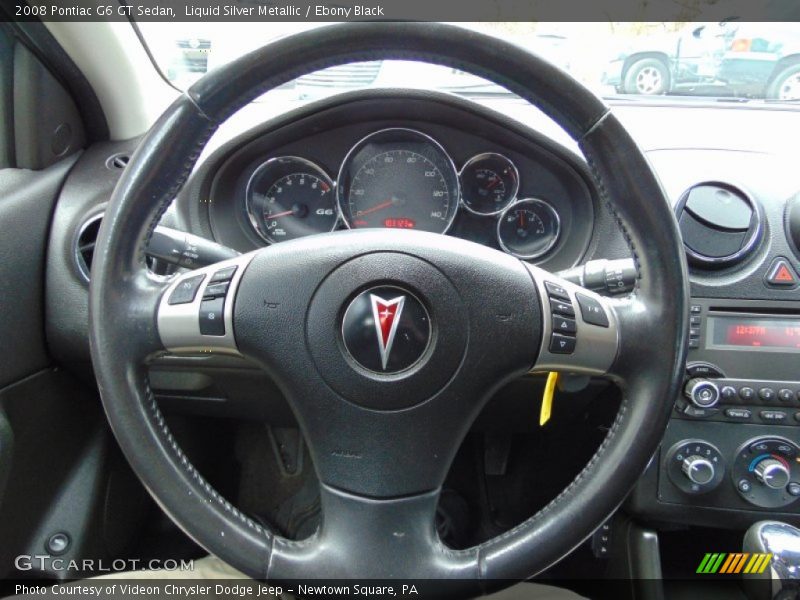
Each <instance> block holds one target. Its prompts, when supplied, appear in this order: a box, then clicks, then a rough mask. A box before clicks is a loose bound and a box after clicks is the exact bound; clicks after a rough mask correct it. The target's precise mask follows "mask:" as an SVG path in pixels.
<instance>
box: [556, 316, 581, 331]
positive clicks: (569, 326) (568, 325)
mask: <svg viewBox="0 0 800 600" xmlns="http://www.w3.org/2000/svg"><path fill="white" fill-rule="evenodd" d="M576 331H577V329H576V326H575V319H567V318H565V317H560V316H558V315H553V333H571V334H574V333H575V332H576Z"/></svg>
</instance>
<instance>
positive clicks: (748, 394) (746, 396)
mask: <svg viewBox="0 0 800 600" xmlns="http://www.w3.org/2000/svg"><path fill="white" fill-rule="evenodd" d="M755 396H756V391H755V390H754V389H753V388H751V387H743V388H740V389H739V398H741V399H742V400H744V401H748V400H752V399H753V398H755Z"/></svg>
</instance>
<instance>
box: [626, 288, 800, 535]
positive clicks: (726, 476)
mask: <svg viewBox="0 0 800 600" xmlns="http://www.w3.org/2000/svg"><path fill="white" fill-rule="evenodd" d="M690 311H691V313H690V315H689V317H690V318H689V327H690V330H689V339H690V345H689V353H688V361H687V367H686V376H685V383H684V387H683V390H682V394H681V395H680V397H678V398H675V399H674V406H673V414H672V418H671V419H670V423H669V426H668V428H667V431H666V434H665V437H664V442H663V444H662V446H661V449H660V452H659V453H658V454H657V455H656V456H655V457H654V459H653V461H652V463H651V464H650V466H649V467H648V470H647V472H646V473H645V475H644V477H643V478H642V481H641V482H640V484H639V485H638V486H637V488H636V490H635V491H634V492H633V494H632V495H631V498H630V500H629V504H631V505H632V508H633V510H634V511H635V512H636V513H638V514H644V515H646V516H649V517H655V518H663V519H664V520H669V521H671V522H683V523H689V524H692V523H694V524H701V525H717V526H728V527H740V526H743V525H746V524H748V523H750V522H753V521H755V520H758V519H760V518H764V517H765V513H769V515H773V516H774V515H781V516H782V518H783V519H784V520H787V521H789V522H796V523H797V522H800V311H798V308H797V302H793V301H764V300H728V299H718V298H693V299H692V303H691V308H690ZM654 494H655V498H654V497H653V495H654Z"/></svg>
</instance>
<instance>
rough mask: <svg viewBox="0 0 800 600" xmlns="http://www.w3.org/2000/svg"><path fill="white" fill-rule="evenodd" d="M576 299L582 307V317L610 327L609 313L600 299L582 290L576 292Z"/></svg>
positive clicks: (592, 322)
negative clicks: (583, 292) (582, 292)
mask: <svg viewBox="0 0 800 600" xmlns="http://www.w3.org/2000/svg"><path fill="white" fill-rule="evenodd" d="M575 299H576V300H577V301H578V306H580V307H581V317H583V320H584V321H586V322H587V323H591V324H592V325H597V326H598V327H608V315H606V311H605V310H604V309H603V305H602V304H600V302H599V301H598V300H596V299H595V298H592V297H591V296H587V295H586V294H581V293H580V292H578V293H576V294H575Z"/></svg>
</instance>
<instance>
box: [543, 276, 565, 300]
mask: <svg viewBox="0 0 800 600" xmlns="http://www.w3.org/2000/svg"><path fill="white" fill-rule="evenodd" d="M544 287H545V289H546V290H547V293H548V294H550V297H551V298H561V299H562V300H567V301H569V294H568V293H567V290H566V289H565V288H563V287H561V286H560V285H558V284H557V283H553V282H552V281H545V282H544Z"/></svg>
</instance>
